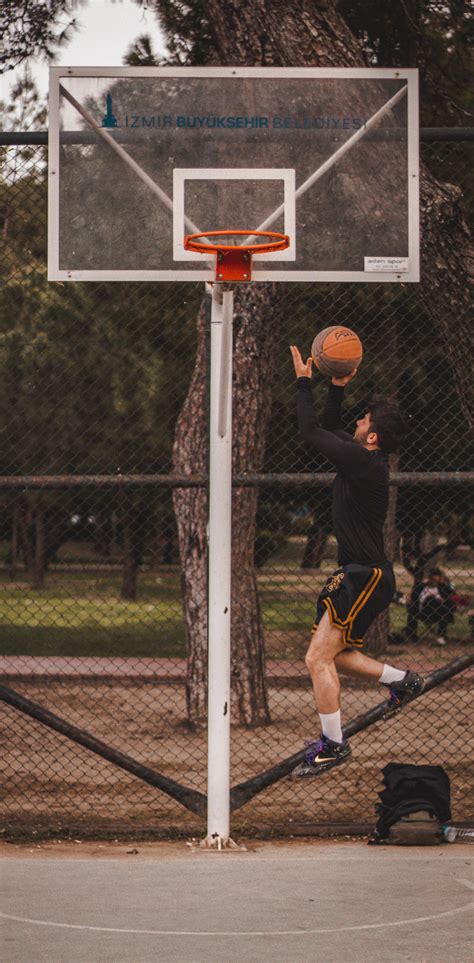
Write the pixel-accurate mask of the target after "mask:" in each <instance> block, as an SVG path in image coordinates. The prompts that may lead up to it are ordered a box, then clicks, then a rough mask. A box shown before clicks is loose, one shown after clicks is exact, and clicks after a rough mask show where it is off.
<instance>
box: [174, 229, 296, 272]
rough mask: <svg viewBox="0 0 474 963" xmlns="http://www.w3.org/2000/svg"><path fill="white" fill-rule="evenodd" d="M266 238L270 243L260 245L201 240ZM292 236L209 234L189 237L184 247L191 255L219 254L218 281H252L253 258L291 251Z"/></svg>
mask: <svg viewBox="0 0 474 963" xmlns="http://www.w3.org/2000/svg"><path fill="white" fill-rule="evenodd" d="M229 235H231V236H234V235H238V236H239V237H248V238H253V237H266V238H268V240H267V241H264V242H262V243H258V244H225V243H224V244H215V243H212V242H211V243H210V244H209V243H208V242H206V241H204V240H200V238H212V237H228V236H229ZM289 245H290V238H289V237H288V234H279V233H278V232H277V231H250V230H249V231H208V232H207V234H206V233H203V234H186V237H185V238H184V247H185V248H186V250H187V251H197V252H198V253H199V254H209V253H211V254H216V255H217V257H216V281H251V280H252V255H253V254H265V253H266V252H267V251H284V250H285V248H287V247H289Z"/></svg>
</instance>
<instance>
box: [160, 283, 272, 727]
mask: <svg viewBox="0 0 474 963" xmlns="http://www.w3.org/2000/svg"><path fill="white" fill-rule="evenodd" d="M209 311H210V305H209V303H208V300H207V299H206V301H205V302H204V304H203V306H202V308H201V311H200V314H199V319H198V351H197V359H196V366H195V369H194V373H193V377H192V381H191V385H190V388H189V392H188V395H187V398H186V401H185V403H184V406H183V409H182V411H181V414H180V416H179V419H178V423H177V427H176V435H175V448H174V463H173V467H174V470H175V471H176V472H178V473H180V474H181V473H183V474H199V473H205V472H206V469H207V423H206V422H207V420H206V417H205V411H206V403H205V399H206V389H205V381H206V348H205V329H206V315H207V317H208V316H209ZM280 324H281V312H279V311H278V307H277V304H276V297H275V291H274V286H273V285H271V284H261V285H259V286H258V288H257V289H250V288H244V287H242V288H240V289H238V290H237V291H236V292H235V300H234V367H233V405H234V431H233V445H232V464H233V472H234V473H239V474H240V473H243V472H246V471H247V472H251V471H252V472H253V471H255V472H258V471H261V468H262V465H263V458H264V451H265V438H266V429H267V425H268V421H269V418H270V405H271V374H272V373H273V369H274V364H275V351H276V346H277V344H278V334H279V331H280ZM257 497H258V495H257V492H256V491H254V490H252V489H248V488H238V489H234V491H233V508H232V686H233V690H234V693H235V695H236V699H237V706H238V714H239V721H240V722H241V723H242V724H244V725H248V726H255V725H259V724H268V722H269V721H270V715H269V709H268V700H267V693H266V685H265V653H264V637H263V628H262V624H261V619H260V612H259V604H258V595H257V583H256V576H255V568H254V542H255V521H256V508H257ZM173 502H174V508H175V513H176V521H177V526H178V538H179V548H180V559H181V566H182V571H183V593H184V611H185V621H186V629H187V641H188V654H187V657H188V676H187V707H188V720H189V722H190V724H191V725H193V726H198V725H202V724H204V722H205V719H206V713H207V694H206V690H207V536H206V526H207V515H208V511H207V495H206V494H205V493H204V492H203V491H201V490H200V489H176V490H175V491H174V494H173Z"/></svg>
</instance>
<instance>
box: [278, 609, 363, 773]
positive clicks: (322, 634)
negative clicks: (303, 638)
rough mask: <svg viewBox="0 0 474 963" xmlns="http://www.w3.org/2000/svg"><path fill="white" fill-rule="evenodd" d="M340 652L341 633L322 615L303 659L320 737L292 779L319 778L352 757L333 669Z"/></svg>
mask: <svg viewBox="0 0 474 963" xmlns="http://www.w3.org/2000/svg"><path fill="white" fill-rule="evenodd" d="M343 648H344V642H343V637H342V632H341V630H340V629H337V628H336V627H335V626H333V625H331V622H330V619H329V616H328V614H327V612H325V613H324V615H323V617H322V619H321V621H320V623H319V625H318V627H317V629H316V631H315V632H314V633H313V635H312V637H311V643H310V646H309V649H308V651H307V653H306V659H305V661H306V665H307V668H308V671H309V674H310V676H311V681H312V683H313V693H314V698H315V702H316V708H317V710H318V712H319V715H320V718H321V732H322V737H321V739H319V740H314V741H313V740H312V741H311V742H310V743H309V745H308V746H307V750H306V753H305V758H304V760H303V762H302V763H300V765H298V766H296V769H294V770H293V772H292V778H293V779H306V778H308V777H311V776H318V775H319V773H320V772H323V771H324V770H326V769H330V768H332V766H338V765H340V763H341V762H345V760H346V759H348V758H349V756H350V754H351V750H350V747H349V743H348V742H347V740H345V739H344V738H343V734H342V728H341V710H340V701H339V695H340V685H339V676H338V674H337V669H336V665H335V659H336V657H337V656H338V655H339V654H340V653H341V652H342V650H343Z"/></svg>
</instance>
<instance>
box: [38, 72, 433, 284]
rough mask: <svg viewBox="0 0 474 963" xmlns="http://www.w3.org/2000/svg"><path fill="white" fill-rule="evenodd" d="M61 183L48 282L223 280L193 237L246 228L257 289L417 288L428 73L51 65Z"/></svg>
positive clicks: (52, 213)
mask: <svg viewBox="0 0 474 963" xmlns="http://www.w3.org/2000/svg"><path fill="white" fill-rule="evenodd" d="M49 183H50V202H49V259H48V277H49V279H50V280H61V281H65V280H73V281H75V280H78V281H79V280H91V281H98V280H103V281H107V280H129V281H139V280H146V281H150V280H169V281H174V280H183V281H184V280H191V281H212V280H214V257H213V256H209V258H207V257H206V255H203V254H201V253H197V252H195V251H190V250H186V249H185V247H184V243H183V242H184V236H185V235H186V234H194V233H203V232H205V231H218V230H229V229H235V230H247V229H248V231H249V235H251V234H252V231H258V230H260V231H262V230H263V231H264V230H271V231H277V232H282V233H284V234H287V235H288V236H289V238H290V246H289V247H288V248H287V249H286V250H279V251H271V252H269V253H265V254H257V255H255V256H254V259H253V277H254V279H257V280H263V281H269V280H271V281H292V280H294V281H315V280H316V281H400V280H403V281H417V280H419V213H418V207H419V202H418V192H419V172H418V88H417V71H416V70H411V69H410V70H408V69H407V70H401V69H400V70H394V69H378V68H377V69H369V68H350V69H348V68H345V69H326V68H324V69H323V68H310V67H304V68H273V67H271V68H265V67H261V68H247V67H245V68H237V67H200V68H198V67H180V68H174V67H164V68H158V67H156V68H155V67H116V68H115V67H108V68H92V67H91V68H83V67H54V68H52V69H51V71H50V157H49ZM239 240H240V241H241V240H242V239H241V238H236V243H238V242H239Z"/></svg>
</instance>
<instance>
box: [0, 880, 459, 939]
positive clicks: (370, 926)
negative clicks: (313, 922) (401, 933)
mask: <svg viewBox="0 0 474 963" xmlns="http://www.w3.org/2000/svg"><path fill="white" fill-rule="evenodd" d="M459 882H462V883H464V882H466V881H465V880H459ZM473 908H474V902H471V903H465V904H464V906H458V907H456V909H453V910H445V911H444V912H443V913H435V914H433V915H432V916H414V917H412V918H411V919H407V920H394V921H393V922H390V923H388V922H387V923H361V924H359V925H357V926H339V927H337V928H336V929H316V930H313V929H311V930H305V929H302V928H301V929H299V930H137V929H131V928H130V929H128V928H127V929H125V928H118V927H113V926H83V925H81V924H79V923H56V922H55V921H54V920H33V919H29V918H28V917H26V916H12V915H10V914H9V913H0V919H4V920H13V921H14V922H16V923H32V924H33V925H35V926H55V927H57V928H59V929H67V930H87V931H88V932H95V933H129V934H131V935H134V936H137V935H139V934H143V935H144V936H265V937H267V938H268V937H269V936H316V935H318V934H320V933H350V932H353V931H355V930H379V929H384V928H385V927H387V926H407V925H408V924H409V923H429V922H432V921H433V920H440V919H446V917H447V916H455V915H456V914H457V913H465V912H467V910H471V909H473Z"/></svg>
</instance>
